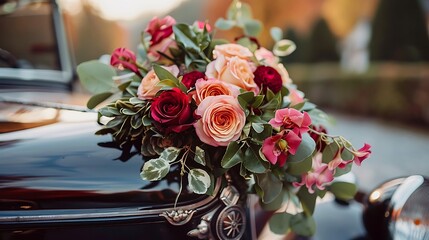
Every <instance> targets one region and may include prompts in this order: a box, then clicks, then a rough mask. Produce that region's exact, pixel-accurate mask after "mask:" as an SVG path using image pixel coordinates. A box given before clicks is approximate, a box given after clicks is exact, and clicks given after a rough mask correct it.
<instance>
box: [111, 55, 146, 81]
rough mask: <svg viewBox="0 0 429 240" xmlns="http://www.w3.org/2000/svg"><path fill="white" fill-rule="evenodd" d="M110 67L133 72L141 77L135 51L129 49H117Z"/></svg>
mask: <svg viewBox="0 0 429 240" xmlns="http://www.w3.org/2000/svg"><path fill="white" fill-rule="evenodd" d="M110 65H112V66H113V67H116V68H118V69H119V70H124V69H128V70H131V71H132V72H135V73H136V74H138V75H139V76H140V72H139V71H138V68H137V64H136V55H135V54H134V52H133V51H131V50H129V49H127V48H117V49H115V51H113V53H112V56H111V57H110Z"/></svg>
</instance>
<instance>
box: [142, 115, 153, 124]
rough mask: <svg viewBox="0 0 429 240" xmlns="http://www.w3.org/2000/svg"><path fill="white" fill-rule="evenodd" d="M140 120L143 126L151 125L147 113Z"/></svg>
mask: <svg viewBox="0 0 429 240" xmlns="http://www.w3.org/2000/svg"><path fill="white" fill-rule="evenodd" d="M142 122H143V126H145V127H147V126H150V125H152V120H151V119H150V118H149V117H148V116H147V115H144V116H143V118H142Z"/></svg>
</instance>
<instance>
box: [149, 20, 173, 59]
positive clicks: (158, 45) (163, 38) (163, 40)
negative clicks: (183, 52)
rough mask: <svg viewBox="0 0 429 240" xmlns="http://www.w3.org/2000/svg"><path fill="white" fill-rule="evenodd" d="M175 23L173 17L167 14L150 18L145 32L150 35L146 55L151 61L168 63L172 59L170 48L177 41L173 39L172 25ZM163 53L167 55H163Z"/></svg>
mask: <svg viewBox="0 0 429 240" xmlns="http://www.w3.org/2000/svg"><path fill="white" fill-rule="evenodd" d="M174 24H176V20H174V18H172V17H170V16H167V17H165V18H162V19H159V18H158V17H154V18H152V20H151V21H150V22H149V25H148V27H147V28H146V30H145V31H146V32H147V33H149V34H150V35H151V39H150V43H149V48H148V53H147V57H148V58H149V60H150V61H152V62H158V63H160V64H165V65H169V64H172V61H171V60H170V59H169V58H172V57H173V56H172V53H171V51H170V49H171V48H177V43H176V41H175V40H174V35H173V25H174ZM160 53H163V54H165V55H166V56H167V57H165V56H163V55H162V54H160Z"/></svg>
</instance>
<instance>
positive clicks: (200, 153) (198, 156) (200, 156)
mask: <svg viewBox="0 0 429 240" xmlns="http://www.w3.org/2000/svg"><path fill="white" fill-rule="evenodd" d="M194 161H195V162H197V163H199V164H201V165H203V166H205V165H206V158H205V152H204V150H203V149H202V148H200V147H198V146H196V147H195V157H194Z"/></svg>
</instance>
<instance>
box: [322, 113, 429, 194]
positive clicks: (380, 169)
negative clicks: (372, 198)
mask: <svg viewBox="0 0 429 240" xmlns="http://www.w3.org/2000/svg"><path fill="white" fill-rule="evenodd" d="M328 113H329V114H330V115H331V116H332V117H334V118H335V119H336V124H335V125H333V126H331V127H328V129H329V133H332V134H340V135H342V136H344V137H346V138H347V139H348V140H350V141H351V142H352V143H353V145H354V146H355V147H357V148H360V147H361V146H363V143H364V142H367V143H369V144H371V145H372V155H371V158H369V159H367V160H365V161H364V162H363V164H362V166H361V167H357V166H354V167H353V170H352V171H353V172H354V173H355V174H356V176H357V177H358V185H359V187H360V188H361V189H363V190H365V191H369V190H371V189H373V188H374V187H376V186H377V185H378V184H380V183H382V182H384V181H386V180H389V179H391V178H396V177H402V176H408V175H412V174H422V175H425V176H426V177H429V128H426V129H418V128H413V127H412V126H406V125H398V124H391V123H387V122H385V121H381V120H377V119H368V118H361V117H356V116H348V115H342V114H338V113H330V112H328Z"/></svg>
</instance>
